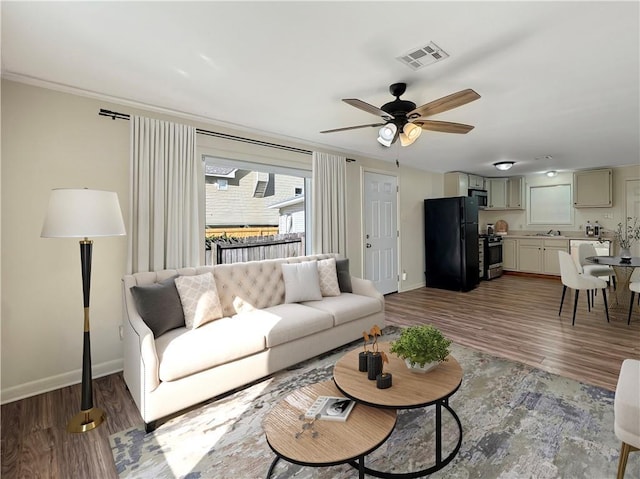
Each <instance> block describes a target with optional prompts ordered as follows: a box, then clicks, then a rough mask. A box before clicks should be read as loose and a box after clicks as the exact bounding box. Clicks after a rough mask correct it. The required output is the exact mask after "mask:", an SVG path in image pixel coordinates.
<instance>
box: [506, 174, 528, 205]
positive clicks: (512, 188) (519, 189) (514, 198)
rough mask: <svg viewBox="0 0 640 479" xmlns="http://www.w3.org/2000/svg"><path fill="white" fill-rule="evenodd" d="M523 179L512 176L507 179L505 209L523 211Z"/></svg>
mask: <svg viewBox="0 0 640 479" xmlns="http://www.w3.org/2000/svg"><path fill="white" fill-rule="evenodd" d="M524 204H525V203H524V177H523V176H512V177H510V178H508V179H507V208H509V209H512V210H523V209H524Z"/></svg>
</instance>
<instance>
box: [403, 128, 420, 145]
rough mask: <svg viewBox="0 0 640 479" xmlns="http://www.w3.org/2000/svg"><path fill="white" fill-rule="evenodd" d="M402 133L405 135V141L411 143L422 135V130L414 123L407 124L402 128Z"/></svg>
mask: <svg viewBox="0 0 640 479" xmlns="http://www.w3.org/2000/svg"><path fill="white" fill-rule="evenodd" d="M402 131H403V132H404V134H405V135H407V139H409V140H410V141H411V143H413V142H414V141H416V140H417V139H418V137H419V136H420V135H421V134H422V128H420V127H419V126H418V125H416V124H415V123H407V124H406V125H404V128H402ZM411 143H409V144H411Z"/></svg>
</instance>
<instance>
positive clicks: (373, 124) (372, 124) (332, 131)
mask: <svg viewBox="0 0 640 479" xmlns="http://www.w3.org/2000/svg"><path fill="white" fill-rule="evenodd" d="M384 124H385V123H371V124H370V125H358V126H346V127H344V128H334V129H333V130H324V131H321V132H320V133H335V132H336V131H347V130H357V129H358V128H367V127H368V126H370V127H374V126H382V125H384Z"/></svg>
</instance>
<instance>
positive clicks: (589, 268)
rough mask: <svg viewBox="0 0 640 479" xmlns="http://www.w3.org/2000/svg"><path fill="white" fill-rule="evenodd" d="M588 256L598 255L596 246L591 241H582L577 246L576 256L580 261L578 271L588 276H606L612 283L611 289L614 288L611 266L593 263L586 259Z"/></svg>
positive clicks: (613, 274)
mask: <svg viewBox="0 0 640 479" xmlns="http://www.w3.org/2000/svg"><path fill="white" fill-rule="evenodd" d="M590 256H598V253H597V251H596V248H595V247H594V246H593V244H591V243H582V244H581V245H580V246H578V258H579V261H580V267H581V268H582V270H581V271H580V272H581V273H582V274H586V275H589V276H595V277H597V278H607V281H610V282H611V284H613V289H615V288H616V274H615V272H614V271H613V268H612V267H611V266H607V265H606V264H595V263H591V262H590V261H587V258H589V257H590Z"/></svg>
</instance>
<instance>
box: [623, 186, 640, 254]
mask: <svg viewBox="0 0 640 479" xmlns="http://www.w3.org/2000/svg"><path fill="white" fill-rule="evenodd" d="M625 189H626V194H627V205H626V215H625V217H631V218H640V180H627V181H626V184H625ZM631 221H633V220H631ZM625 224H626V219H625V220H623V221H622V225H623V226H625ZM631 255H632V256H640V242H639V241H636V242H635V243H634V244H632V245H631Z"/></svg>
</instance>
